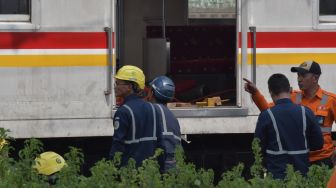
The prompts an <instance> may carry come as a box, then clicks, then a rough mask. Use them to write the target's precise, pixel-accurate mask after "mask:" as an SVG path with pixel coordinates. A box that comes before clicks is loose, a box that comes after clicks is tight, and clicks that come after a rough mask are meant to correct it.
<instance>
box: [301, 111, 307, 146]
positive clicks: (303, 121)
mask: <svg viewBox="0 0 336 188" xmlns="http://www.w3.org/2000/svg"><path fill="white" fill-rule="evenodd" d="M301 112H302V124H303V137H304V141H305V148H308V146H307V139H306V130H307V120H306V109H305V107H304V106H301Z"/></svg>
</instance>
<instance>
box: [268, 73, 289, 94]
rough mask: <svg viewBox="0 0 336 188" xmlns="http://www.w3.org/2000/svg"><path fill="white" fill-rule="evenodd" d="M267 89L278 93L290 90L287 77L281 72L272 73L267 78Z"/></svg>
mask: <svg viewBox="0 0 336 188" xmlns="http://www.w3.org/2000/svg"><path fill="white" fill-rule="evenodd" d="M268 89H269V91H270V92H272V94H274V95H279V94H280V93H284V92H285V93H288V92H289V91H290V85H289V81H288V79H287V77H286V76H285V75H283V74H280V73H277V74H273V75H272V76H271V77H270V78H269V79H268Z"/></svg>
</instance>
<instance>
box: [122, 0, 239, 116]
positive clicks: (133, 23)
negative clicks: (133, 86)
mask: <svg viewBox="0 0 336 188" xmlns="http://www.w3.org/2000/svg"><path fill="white" fill-rule="evenodd" d="M236 10H237V8H236V1H235V0H215V1H214V0H167V1H165V0H161V1H158V0H123V1H119V5H118V17H119V18H118V21H117V22H118V23H117V27H118V32H117V37H118V39H117V41H118V43H117V51H118V52H117V56H118V60H119V61H118V62H119V64H120V65H126V64H132V65H136V66H139V67H140V68H143V69H144V71H145V75H146V81H147V82H148V81H150V80H151V79H153V78H154V77H156V76H158V75H167V76H169V77H170V78H172V79H173V81H174V82H175V84H176V94H175V102H176V104H177V105H176V106H171V107H173V108H174V107H176V108H179V107H180V108H181V109H184V108H187V109H188V113H183V110H182V111H179V112H182V113H181V114H180V115H181V116H183V114H184V115H185V116H193V114H200V113H197V111H194V112H192V110H191V109H202V110H204V109H208V110H209V111H207V112H206V113H202V114H203V115H205V116H207V115H209V116H221V115H224V114H225V113H222V112H221V111H216V112H215V113H212V111H213V110H214V109H224V108H227V107H229V108H235V107H238V106H239V105H238V102H237V101H238V99H237V93H238V92H237V65H238V64H237V44H238V42H237V11H236ZM209 99H215V100H213V101H210V100H209ZM210 103H211V104H210ZM180 104H181V105H180ZM190 110H191V111H190ZM177 114H178V115H179V113H177ZM229 114H232V112H231V113H229Z"/></svg>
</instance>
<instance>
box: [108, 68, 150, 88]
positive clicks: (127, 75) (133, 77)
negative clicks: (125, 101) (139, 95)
mask: <svg viewBox="0 0 336 188" xmlns="http://www.w3.org/2000/svg"><path fill="white" fill-rule="evenodd" d="M115 78H118V79H120V80H127V81H132V82H135V83H137V84H138V85H139V87H140V89H144V88H145V75H144V73H143V72H142V70H141V69H139V68H138V67H136V66H133V65H125V66H123V67H121V68H120V69H119V71H118V72H117V75H115Z"/></svg>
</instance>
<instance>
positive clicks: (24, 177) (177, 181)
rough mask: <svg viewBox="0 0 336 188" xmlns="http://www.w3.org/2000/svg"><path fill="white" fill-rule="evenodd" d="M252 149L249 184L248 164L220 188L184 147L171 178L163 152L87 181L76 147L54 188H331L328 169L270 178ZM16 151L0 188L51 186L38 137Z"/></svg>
mask: <svg viewBox="0 0 336 188" xmlns="http://www.w3.org/2000/svg"><path fill="white" fill-rule="evenodd" d="M6 133H7V130H4V129H1V128H0V138H5V139H7V140H11V138H8V137H7V134H6ZM252 145H253V147H252V150H253V152H254V156H255V163H254V165H253V166H252V167H251V169H250V170H251V176H252V178H251V179H249V180H246V179H244V178H243V177H242V176H241V174H242V171H243V169H244V165H243V164H238V165H237V166H236V167H234V168H233V169H232V170H230V171H227V172H225V173H223V175H222V179H221V180H220V181H219V182H218V184H217V185H214V172H213V170H211V169H208V170H206V169H202V168H196V166H195V165H194V164H192V163H187V162H185V158H184V154H183V151H182V149H181V148H180V149H178V151H177V154H176V159H177V168H176V169H172V170H170V171H169V172H168V173H166V174H160V172H159V165H158V163H157V161H156V160H155V159H156V157H157V156H159V155H160V154H161V153H162V150H158V151H157V152H156V154H155V155H154V156H153V157H152V158H150V159H148V160H145V161H144V162H143V165H142V166H141V167H139V168H135V161H134V160H130V161H129V163H128V165H127V166H125V167H122V168H118V166H119V164H120V156H121V155H120V154H118V155H117V156H116V157H115V159H114V160H113V161H110V160H106V159H102V160H100V161H98V162H97V163H96V164H95V165H94V166H93V167H92V168H91V169H90V170H91V176H89V177H86V176H84V175H82V174H81V172H80V166H81V165H82V164H83V162H84V160H83V159H84V156H83V154H82V152H81V150H80V149H78V148H74V147H70V148H69V152H68V153H67V154H65V155H64V158H65V160H66V163H67V165H66V166H65V167H64V168H63V169H62V171H61V172H59V173H58V174H57V176H58V180H57V182H56V185H53V186H52V187H80V188H83V187H84V188H85V187H90V188H91V187H97V188H104V187H112V188H113V187H118V188H136V187H144V188H151V187H153V188H166V187H167V188H179V187H181V188H186V187H202V188H203V187H205V188H208V187H209V188H210V187H230V188H231V187H232V188H241V187H251V188H254V187H255V188H260V187H270V188H277V187H281V188H283V187H288V188H292V187H293V188H294V187H295V188H296V187H302V188H303V187H304V188H307V187H308V188H309V187H312V188H318V187H321V188H322V187H325V185H326V183H327V181H328V179H329V177H330V173H331V170H329V169H328V168H327V167H326V166H322V167H321V166H312V167H310V171H309V173H308V175H307V177H303V176H301V175H300V173H299V172H295V171H294V169H293V167H292V166H288V169H287V177H286V179H285V180H275V179H273V178H272V177H271V175H269V174H267V175H265V174H266V173H265V169H264V168H263V167H262V165H261V162H262V158H261V154H260V147H259V145H258V140H254V141H253V144H252ZM13 150H14V148H12V147H11V146H10V144H7V145H5V146H4V147H3V148H2V150H1V151H0V188H2V187H6V188H7V187H18V188H21V187H29V188H40V187H41V188H42V187H48V186H49V184H48V181H47V179H48V178H47V177H45V176H43V175H39V174H38V173H37V171H36V170H35V169H33V168H31V166H32V165H33V164H34V159H35V158H36V156H37V155H38V154H39V153H41V152H43V144H42V143H41V142H40V141H39V140H37V139H28V140H26V141H25V147H24V149H22V150H20V151H19V159H18V160H14V159H13V158H11V157H8V153H9V152H11V151H13Z"/></svg>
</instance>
